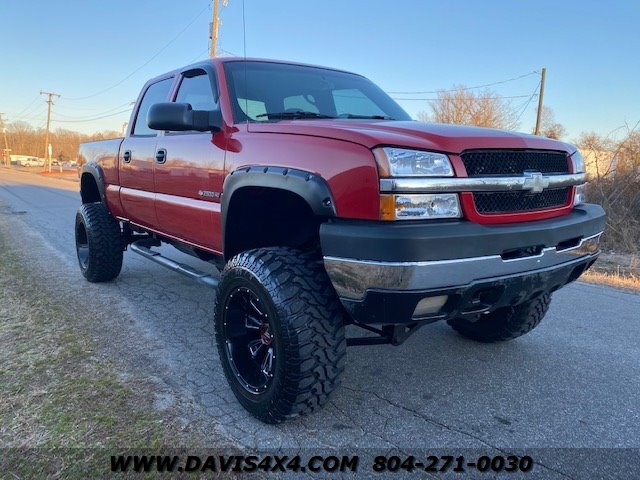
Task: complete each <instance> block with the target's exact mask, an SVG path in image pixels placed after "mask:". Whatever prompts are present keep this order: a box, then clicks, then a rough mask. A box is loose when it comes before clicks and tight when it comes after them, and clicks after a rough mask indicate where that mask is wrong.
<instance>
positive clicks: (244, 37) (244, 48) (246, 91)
mask: <svg viewBox="0 0 640 480" xmlns="http://www.w3.org/2000/svg"><path fill="white" fill-rule="evenodd" d="M244 2H245V0H242V54H243V57H244V96H245V99H244V112H245V115H244V116H245V117H247V131H249V95H248V94H249V89H248V85H247V21H246V16H245V13H244Z"/></svg>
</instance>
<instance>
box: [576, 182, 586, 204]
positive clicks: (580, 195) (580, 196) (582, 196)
mask: <svg viewBox="0 0 640 480" xmlns="http://www.w3.org/2000/svg"><path fill="white" fill-rule="evenodd" d="M586 187H587V184H586V183H583V184H582V185H578V186H577V187H576V193H575V194H574V196H573V206H574V207H575V206H576V205H580V204H581V203H584V202H586V201H587V189H586Z"/></svg>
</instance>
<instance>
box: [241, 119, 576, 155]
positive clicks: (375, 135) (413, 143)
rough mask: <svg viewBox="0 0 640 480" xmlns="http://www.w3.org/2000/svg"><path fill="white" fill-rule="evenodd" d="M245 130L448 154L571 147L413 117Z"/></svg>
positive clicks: (281, 123) (286, 123)
mask: <svg viewBox="0 0 640 480" xmlns="http://www.w3.org/2000/svg"><path fill="white" fill-rule="evenodd" d="M249 131H251V132H260V133H280V134H289V135H307V136H313V137H323V138H333V139H339V140H344V141H347V142H352V143H357V144H360V145H363V146H365V147H367V148H373V147H376V146H378V145H393V146H399V147H411V148H420V149H426V150H436V151H440V152H446V153H451V154H459V153H460V152H462V151H463V150H467V149H472V148H473V149H475V148H518V149H520V148H530V149H544V150H563V151H566V152H567V153H573V152H574V151H575V148H574V147H573V146H572V145H569V144H567V143H563V142H559V141H557V140H552V139H549V138H545V137H538V136H535V135H528V134H525V133H517V132H509V131H505V130H496V129H493V128H480V127H467V126H461V125H446V124H440V123H423V122H417V121H381V120H366V121H361V120H352V119H336V120H333V119H329V120H283V121H279V122H273V123H272V122H269V123H251V124H249Z"/></svg>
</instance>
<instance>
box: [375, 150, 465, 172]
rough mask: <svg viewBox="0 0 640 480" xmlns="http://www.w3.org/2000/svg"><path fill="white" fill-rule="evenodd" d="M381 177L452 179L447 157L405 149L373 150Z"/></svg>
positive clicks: (451, 168) (440, 154) (451, 170)
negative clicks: (417, 176)
mask: <svg viewBox="0 0 640 480" xmlns="http://www.w3.org/2000/svg"><path fill="white" fill-rule="evenodd" d="M373 154H374V155H375V157H376V161H377V162H378V169H379V171H380V176H381V177H408V176H416V175H419V176H423V177H453V167H452V166H451V162H450V161H449V157H447V156H446V155H444V154H443V153H435V152H425V151H422V150H407V149H405V148H395V147H382V148H375V149H374V150H373Z"/></svg>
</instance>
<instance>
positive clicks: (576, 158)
mask: <svg viewBox="0 0 640 480" xmlns="http://www.w3.org/2000/svg"><path fill="white" fill-rule="evenodd" d="M571 163H572V164H573V173H584V158H582V155H581V154H580V152H579V151H577V150H576V153H574V154H573V155H571Z"/></svg>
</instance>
